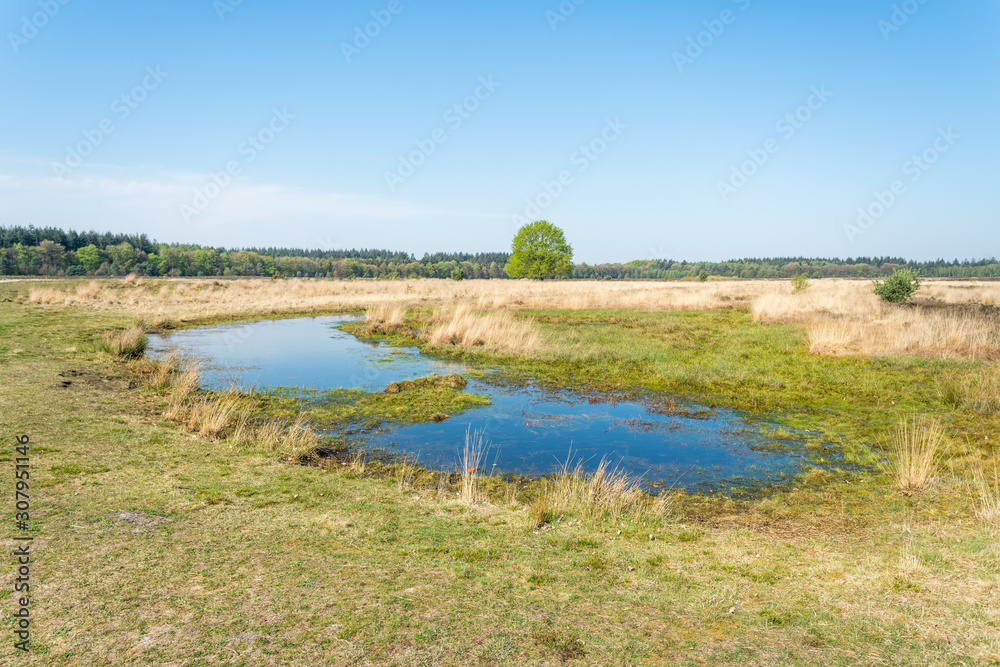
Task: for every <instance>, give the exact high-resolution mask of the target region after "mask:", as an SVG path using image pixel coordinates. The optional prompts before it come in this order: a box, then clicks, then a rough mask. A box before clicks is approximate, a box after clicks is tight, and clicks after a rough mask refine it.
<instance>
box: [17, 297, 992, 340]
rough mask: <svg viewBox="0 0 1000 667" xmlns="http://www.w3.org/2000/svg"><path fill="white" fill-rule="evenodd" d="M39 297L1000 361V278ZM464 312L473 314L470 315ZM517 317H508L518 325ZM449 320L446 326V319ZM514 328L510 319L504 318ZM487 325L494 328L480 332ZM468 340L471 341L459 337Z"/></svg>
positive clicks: (471, 332)
mask: <svg viewBox="0 0 1000 667" xmlns="http://www.w3.org/2000/svg"><path fill="white" fill-rule="evenodd" d="M28 301H29V302H30V303H34V304H39V305H43V306H44V305H59V306H70V307H85V308H90V309H96V310H101V311H115V312H125V313H130V314H133V315H134V316H136V317H137V318H138V317H145V318H147V321H153V320H161V321H166V320H172V321H176V322H182V323H183V322H186V321H195V320H203V319H207V318H216V317H253V316H261V315H274V314H293V313H307V312H316V311H325V312H335V311H338V310H366V311H367V312H368V316H369V318H370V320H369V321H370V322H372V323H373V324H374V325H376V326H388V327H396V326H401V325H402V322H403V320H404V319H405V317H406V312H407V310H408V309H418V308H419V309H425V310H426V309H438V310H442V311H447V312H451V313H453V314H454V315H453V317H454V319H455V321H454V323H453V324H452V326H451V329H450V330H449V329H448V328H447V327H441V326H438V327H437V328H438V329H440V332H438V333H435V332H433V331H432V332H430V335H432V336H438V337H440V338H441V339H449V338H450V339H451V340H456V339H457V340H465V339H466V338H467V334H468V340H469V341H474V340H480V341H483V342H481V343H469V342H466V343H465V344H467V345H468V344H471V345H482V346H484V347H490V346H491V343H489V342H487V341H489V340H491V337H490V336H489V335H487V334H486V333H485V332H481V331H477V327H483V328H484V329H485V328H489V327H485V323H483V322H477V321H476V320H475V319H472V318H475V317H476V316H475V315H473V314H472V313H474V312H476V311H493V312H494V313H495V312H496V311H509V310H521V309H565V310H591V309H598V310H614V309H631V310H644V311H677V310H686V311H697V310H713V309H718V308H728V307H734V306H735V307H740V308H749V309H752V311H753V314H754V317H755V319H756V320H757V321H758V322H760V323H763V324H774V323H787V324H797V325H801V326H804V327H805V328H806V329H807V330H808V332H809V337H810V345H811V349H812V351H813V352H814V353H816V354H861V355H899V354H911V355H928V356H942V357H956V358H1000V326H998V318H997V316H995V315H992V314H989V313H986V312H979V311H978V310H977V309H975V308H970V307H968V306H970V305H973V304H980V305H985V306H991V305H992V306H995V305H996V304H1000V283H981V282H973V281H927V282H925V283H924V285H923V287H922V288H921V291H920V292H919V293H918V296H917V298H916V300H915V304H916V305H909V306H893V305H888V304H883V303H882V302H880V301H879V300H878V298H877V297H875V295H874V294H872V284H871V281H868V280H814V281H811V283H810V287H809V289H808V290H805V291H802V292H799V293H797V294H792V293H791V289H790V288H789V283H788V281H763V280H752V281H735V280H734V281H711V282H707V283H698V282H651V281H650V282H617V281H614V282H612V281H544V282H543V281H520V280H468V281H462V282H454V281H449V280H412V281H373V280H364V281H360V280H358V281H337V280H287V281H284V280H283V281H269V280H210V279H201V280H199V279H182V280H170V281H164V280H158V281H155V282H154V281H150V282H148V283H142V282H141V281H139V282H136V283H134V284H133V283H131V282H125V281H121V280H106V281H89V282H86V283H81V284H78V285H76V286H74V287H71V288H69V289H67V288H64V287H58V286H57V287H38V288H33V289H31V290H30V292H29V295H28ZM461 314H464V315H461ZM510 321H513V320H508V322H510ZM437 324H438V325H440V324H442V323H440V322H439V323H437ZM501 325H502V326H505V324H504V323H501ZM478 333H482V334H483V335H476V334H478ZM504 337H505V336H504V335H501V336H499V337H498V338H497V339H496V340H495V343H496V344H497V347H496V349H516V350H517V351H519V352H522V353H528V354H530V353H533V351H534V352H537V351H538V350H540V349H542V348H541V347H540V346H539V347H535V346H534V345H528V346H524V345H523V344H521V345H516V346H513V347H511V346H510V345H508V344H507V343H505V341H504ZM459 344H461V343H459Z"/></svg>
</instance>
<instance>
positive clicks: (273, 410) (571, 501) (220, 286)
mask: <svg viewBox="0 0 1000 667" xmlns="http://www.w3.org/2000/svg"><path fill="white" fill-rule="evenodd" d="M0 292H2V294H3V296H4V298H5V299H8V301H6V302H3V303H0V320H2V324H3V326H2V329H0V358H2V360H3V363H4V365H5V371H6V374H5V377H7V378H8V380H7V382H6V383H5V384H4V385H3V387H2V389H0V395H2V397H3V401H4V405H5V407H6V409H5V412H4V416H3V419H4V421H5V423H6V424H7V428H8V429H12V430H17V431H25V432H29V433H31V434H32V436H33V442H35V443H36V446H37V449H36V452H37V459H36V464H37V466H38V470H39V471H40V472H39V476H38V480H37V484H38V487H37V488H38V496H37V497H36V498H37V500H36V502H37V503H38V504H39V505H38V506H39V507H44V508H45V511H44V512H43V513H40V514H37V515H36V516H34V517H33V520H32V531H33V534H34V536H35V542H34V544H35V545H37V548H38V550H39V552H40V553H44V554H45V555H46V558H47V559H48V560H49V562H60V563H62V564H63V566H62V567H60V568H57V569H51V570H43V571H42V572H41V573H40V575H39V576H40V577H41V581H40V584H41V587H42V588H41V590H42V593H41V594H40V597H39V602H38V604H39V607H38V625H37V629H36V632H37V635H36V636H37V638H38V647H39V650H38V652H37V654H36V655H35V656H34V657H33V658H32V659H33V660H35V662H36V663H37V664H46V665H60V664H80V663H81V662H87V663H93V664H97V663H101V662H114V661H116V660H118V659H119V658H120V656H121V651H122V650H123V649H122V647H123V646H124V647H125V649H124V650H125V651H127V652H129V653H128V655H129V656H132V657H134V659H135V660H136V661H146V662H150V661H153V662H159V663H163V664H167V663H180V662H188V663H191V664H198V663H204V664H208V663H221V662H225V661H229V662H231V663H237V664H238V663H241V662H242V663H244V664H262V663H267V662H281V663H284V664H310V665H311V664H323V662H324V661H326V662H327V663H332V664H351V663H356V664H363V663H365V662H366V661H367V662H369V663H377V664H389V663H395V664H402V665H408V664H414V665H415V664H427V663H431V664H460V663H462V662H465V661H466V660H467V659H473V660H475V661H477V662H480V663H483V664H491V663H492V664H510V663H520V664H560V663H563V662H569V663H577V664H608V663H611V664H614V663H615V661H618V662H623V663H626V664H632V663H643V662H647V663H648V662H652V663H663V662H667V663H670V662H678V661H687V663H688V664H733V665H735V664H741V665H742V664H781V663H786V664H838V663H839V664H885V663H891V664H921V665H922V664H928V663H929V662H938V663H941V664H963V663H964V664H990V663H993V662H997V661H998V660H1000V641H998V639H997V637H998V636H1000V635H998V633H997V622H998V618H1000V606H998V604H1000V603H998V598H997V590H998V584H1000V548H998V538H997V535H998V534H997V530H998V527H997V519H996V516H997V506H998V498H1000V495H998V492H997V483H996V469H997V463H998V458H997V450H996V444H995V443H996V439H997V438H998V437H1000V435H998V430H1000V429H998V425H1000V416H998V412H997V406H998V404H1000V398H998V387H1000V385H998V383H997V382H996V378H997V373H998V370H997V369H998V366H997V360H998V357H1000V354H998V353H1000V340H998V333H997V332H998V327H997V314H996V313H997V307H998V306H1000V303H998V301H1000V286H997V285H996V284H993V283H975V282H934V281H926V282H925V283H924V284H923V285H922V287H921V290H920V291H919V292H918V293H917V295H916V296H915V298H914V299H913V302H912V303H911V304H908V305H896V304H886V303H883V302H881V301H880V300H879V299H878V298H877V297H876V296H875V295H874V294H872V285H871V284H870V283H868V282H864V281H860V282H855V281H827V280H812V281H810V285H809V286H808V289H804V290H799V291H797V292H796V293H793V286H792V285H791V284H790V283H789V282H787V281H773V282H772V281H767V282H764V281H761V282H752V281H749V282H747V281H733V282H722V281H707V282H704V283H698V282H689V283H606V282H600V283H576V282H574V283H569V282H549V283H544V284H541V283H530V282H490V283H487V282H480V281H469V280H466V281H461V282H452V281H420V280H417V281H412V282H410V283H407V282H405V281H393V282H335V281H287V282H278V281H276V282H271V281H213V280H204V281H195V280H172V281H150V280H143V279H135V280H130V281H121V280H117V281H52V282H48V283H45V284H44V285H39V284H38V283H17V282H11V283H3V284H0ZM369 309H370V310H369ZM347 311H350V312H355V313H358V314H359V316H361V319H360V320H359V321H358V322H357V323H356V326H357V327H358V335H362V336H375V337H378V338H379V340H381V341H382V342H383V344H384V345H388V346H392V345H394V344H401V345H402V344H406V345H411V346H413V345H415V346H419V347H420V348H421V349H422V350H424V351H425V352H433V353H435V354H437V355H440V356H443V357H445V358H447V359H449V360H451V361H454V362H459V363H469V364H474V363H491V364H502V365H503V366H504V368H505V372H506V373H507V375H508V377H509V379H510V380H511V381H517V380H519V379H520V380H524V381H528V380H530V381H532V382H537V383H539V384H544V385H546V386H552V387H558V386H563V387H572V388H588V389H592V390H596V391H603V392H624V391H634V390H635V389H636V388H639V389H642V390H643V391H648V392H654V393H656V394H658V395H660V396H662V397H663V399H664V400H663V403H662V405H661V409H663V410H665V411H668V412H669V411H670V410H678V409H682V408H683V405H684V401H685V400H690V401H692V402H694V403H696V404H700V405H704V406H708V407H709V408H711V406H717V407H718V408H721V409H727V410H738V411H741V412H743V413H746V414H748V415H752V416H754V417H755V418H759V419H764V420H767V421H768V422H769V423H772V424H773V430H772V436H773V437H772V440H773V441H774V442H776V443H786V444H787V445H788V446H790V447H800V446H801V447H806V448H808V447H810V446H812V447H817V448H819V449H817V450H816V456H817V464H816V465H813V466H807V467H806V469H804V470H803V471H802V472H801V473H800V474H798V475H797V476H796V477H795V478H794V479H791V480H789V482H788V483H786V484H783V485H780V486H778V487H775V488H773V489H772V490H770V491H769V492H767V493H764V494H761V495H757V496H753V497H734V496H729V495H727V494H725V493H720V492H715V493H686V492H683V491H680V490H667V492H666V493H660V494H659V495H650V494H648V493H643V492H642V489H641V488H638V487H637V485H636V484H635V478H634V476H632V475H630V474H628V473H625V474H623V471H622V470H620V469H619V470H616V469H615V462H614V461H613V460H607V461H606V462H601V463H600V465H599V466H598V470H597V471H596V472H594V471H582V470H578V469H577V468H576V466H575V464H574V462H573V461H572V460H567V459H565V458H564V459H563V461H564V462H565V470H563V471H561V473H562V474H557V475H554V476H551V477H546V478H545V479H543V480H538V481H536V482H527V483H526V481H525V480H522V479H513V480H509V481H505V480H498V479H497V478H495V477H493V476H490V475H488V474H485V473H483V472H481V471H482V469H483V468H486V469H487V471H488V468H489V465H487V466H483V465H481V463H482V462H483V460H484V459H482V458H481V456H480V455H479V454H477V451H478V452H482V451H484V450H485V447H486V445H487V442H486V441H484V440H479V441H477V440H476V439H475V434H474V433H470V439H469V441H468V443H469V449H468V458H467V459H464V460H463V461H464V463H467V464H468V465H463V466H462V469H463V470H464V471H465V475H464V476H463V475H462V474H461V472H462V471H461V470H456V471H455V472H454V473H451V474H445V473H443V472H441V471H428V470H427V469H424V468H422V467H421V463H422V462H420V461H417V462H414V461H408V462H404V463H401V464H400V465H396V466H387V465H386V464H384V463H382V462H381V461H379V460H378V459H372V458H365V457H363V456H362V457H355V455H350V456H346V457H344V458H343V459H336V460H335V464H334V465H317V463H316V456H315V455H316V453H317V451H318V449H319V448H322V447H325V446H329V445H328V444H327V443H324V442H323V440H322V437H321V435H322V434H320V433H317V432H316V431H315V430H314V429H313V428H312V427H311V426H310V425H309V420H308V419H306V418H305V417H306V416H308V415H306V416H303V415H302V414H300V413H301V412H302V411H301V410H299V409H298V408H295V409H290V410H286V408H287V407H288V405H290V404H287V403H285V402H284V399H283V397H281V396H275V397H270V396H267V395H265V394H259V395H258V394H256V393H255V394H253V395H249V396H248V395H247V392H245V391H232V392H229V391H226V390H222V389H219V390H205V389H204V388H200V386H201V382H200V381H199V379H198V377H197V376H196V375H195V372H196V371H194V370H193V369H191V368H188V367H186V366H185V365H184V362H183V361H179V360H178V359H171V358H169V357H163V358H162V360H161V361H160V362H157V363H153V362H151V361H150V360H149V358H148V357H147V356H145V355H143V354H140V353H139V349H138V341H139V340H141V338H142V337H143V336H145V335H147V333H148V332H149V331H153V330H155V331H165V330H177V329H184V328H186V327H190V326H192V325H195V324H208V323H218V322H224V321H235V320H247V319H254V318H261V317H286V316H291V315H315V314H318V313H341V312H347ZM366 312H367V313H368V316H367V318H365V316H364V315H365V313H366ZM140 320H141V321H142V322H141V325H140V324H139V322H140ZM136 327H141V329H139V328H136ZM362 329H364V330H365V331H362ZM130 331H132V332H133V333H128V332H130ZM108 332H115V333H111V334H108ZM118 332H124V333H118ZM140 332H141V333H140ZM467 332H468V335H466V333H467ZM137 334H138V335H137ZM491 341H492V342H491ZM501 341H503V344H501V343H500V342H501ZM444 375H446V374H444V373H442V376H444ZM384 386H385V385H383V387H384ZM413 391H414V392H417V393H412V394H410V397H409V398H411V399H416V398H417V397H420V396H421V394H420V392H423V396H422V397H421V398H420V400H419V401H418V400H406V399H407V398H408V397H407V392H402V393H398V394H387V393H385V392H384V391H382V392H379V393H381V394H382V396H384V398H379V399H378V401H375V400H374V399H373V398H371V396H370V394H374V393H375V392H374V391H366V392H364V395H362V394H344V395H343V396H341V397H340V399H339V400H340V403H339V405H340V407H339V408H338V409H341V408H342V409H344V410H348V409H350V410H354V411H356V413H357V412H358V411H360V412H361V413H364V414H365V415H368V416H369V417H377V418H379V419H384V418H386V415H387V413H388V412H389V411H392V410H400V411H401V412H400V414H404V412H405V411H407V410H410V412H408V413H405V414H415V413H416V412H417V409H416V408H419V410H420V411H421V415H427V413H428V412H429V411H430V410H432V409H435V408H436V407H437V406H438V403H437V402H438V401H443V400H452V399H453V398H454V396H455V394H457V393H465V392H461V391H459V390H457V389H453V388H434V387H430V386H425V387H419V388H414V390H413ZM431 392H439V393H437V394H432V393H431ZM473 393H474V392H473ZM269 401H270V404H268V405H264V404H267V403H268V402H269ZM366 401H367V402H366ZM671 401H674V403H673V404H671ZM263 407H266V408H268V410H269V411H268V412H258V410H260V409H261V408H263ZM283 410H285V412H282V411H283ZM299 417H303V419H301V420H300V419H299ZM421 419H423V417H421ZM904 420H905V421H904ZM445 423H447V422H445ZM799 433H807V437H805V438H804V439H803V440H802V441H801V442H799V441H798V439H797V434H799ZM465 444H466V443H465V442H457V443H455V445H456V446H458V447H464V446H465ZM822 458H826V459H827V460H828V464H822V463H820V461H819V459H822ZM485 460H486V461H489V459H488V458H487V459H485ZM470 471H471V472H470ZM152 563H155V567H151V564H152ZM279 590H280V591H282V592H281V594H277V593H276V591H279ZM84 616H85V617H86V619H89V620H88V622H89V623H90V624H89V625H88V624H87V623H84ZM747 636H753V637H754V641H753V642H752V646H751V643H750V642H747V641H746V637H747Z"/></svg>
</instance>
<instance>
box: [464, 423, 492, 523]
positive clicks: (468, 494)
mask: <svg viewBox="0 0 1000 667" xmlns="http://www.w3.org/2000/svg"><path fill="white" fill-rule="evenodd" d="M489 449H490V446H489V443H488V442H487V441H486V433H485V431H484V430H472V429H471V428H470V429H468V430H467V431H466V432H465V446H464V447H463V448H462V450H461V451H460V452H459V458H458V466H459V473H460V478H461V482H460V487H459V492H458V499H459V501H461V502H463V503H465V504H466V505H478V504H479V503H482V502H484V501H485V500H486V495H485V494H484V493H483V491H482V488H481V486H480V483H479V475H480V473H482V472H483V462H484V461H485V460H486V455H487V454H488V453H489Z"/></svg>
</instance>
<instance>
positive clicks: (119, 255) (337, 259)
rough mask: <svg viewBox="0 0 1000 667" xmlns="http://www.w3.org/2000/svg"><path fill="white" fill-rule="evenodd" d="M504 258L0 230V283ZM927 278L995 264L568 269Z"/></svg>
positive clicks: (439, 265) (426, 273)
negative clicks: (897, 273) (898, 272)
mask: <svg viewBox="0 0 1000 667" xmlns="http://www.w3.org/2000/svg"><path fill="white" fill-rule="evenodd" d="M509 259H510V255H509V254H508V253H503V252H495V253H476V254H472V253H434V254H425V255H424V256H423V257H422V258H421V259H417V258H416V257H415V256H413V255H411V254H409V253H405V252H397V251H389V250H376V249H364V248H363V249H360V250H303V249H298V248H244V249H226V248H212V247H205V246H199V245H186V244H177V243H171V244H167V243H157V242H155V241H151V240H150V239H149V238H148V237H147V236H146V235H145V234H112V233H98V232H76V231H72V230H70V231H68V232H67V231H63V230H61V229H56V228H51V227H46V228H35V227H0V275H7V276H124V275H127V274H129V273H135V274H138V275H145V276H261V277H275V276H279V277H280V276H285V277H299V278H384V279H393V278H400V279H412V278H451V277H453V276H454V275H456V274H457V271H459V270H460V271H461V275H463V276H464V277H465V278H469V279H474V278H480V279H482V278H506V277H507V276H506V274H505V273H504V266H505V265H506V264H507V262H508V260H509ZM897 268H899V269H910V270H912V271H916V272H917V273H918V274H919V275H921V276H924V277H928V278H939V277H961V278H976V277H978V278H996V277H1000V264H998V262H997V260H996V259H984V260H978V261H963V262H959V261H958V260H953V261H946V260H943V259H940V260H936V261H933V262H911V261H908V260H906V259H903V258H899V257H858V258H853V259H846V260H841V259H809V258H804V257H794V258H787V257H786V258H766V259H741V260H730V261H727V262H678V261H672V260H646V261H642V260H637V261H634V262H628V263H625V264H593V265H590V264H575V265H574V266H573V273H572V277H573V278H588V279H607V280H625V279H627V280H680V279H685V278H688V279H690V278H695V277H697V276H698V275H700V274H701V273H702V272H705V273H706V274H708V275H709V276H716V277H724V278H791V277H793V276H797V275H801V274H805V275H807V276H808V277H810V278H833V277H836V278H878V277H882V276H888V275H891V274H892V272H893V270H894V269H897Z"/></svg>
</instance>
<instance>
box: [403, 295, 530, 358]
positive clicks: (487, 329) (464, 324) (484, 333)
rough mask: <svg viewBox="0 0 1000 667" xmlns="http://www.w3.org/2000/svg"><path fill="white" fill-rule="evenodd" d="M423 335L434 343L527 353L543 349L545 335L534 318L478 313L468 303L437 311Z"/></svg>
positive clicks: (426, 339) (508, 314) (502, 313)
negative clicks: (536, 325) (522, 318)
mask: <svg viewBox="0 0 1000 667" xmlns="http://www.w3.org/2000/svg"><path fill="white" fill-rule="evenodd" d="M421 338H423V339H424V340H425V341H426V342H428V343H430V344H431V345H455V346H458V347H463V348H483V349H485V350H488V351H490V352H512V353H517V354H522V355H526V356H532V355H534V354H537V353H538V352H540V351H541V350H542V342H541V336H540V334H539V333H538V330H537V329H535V327H534V324H533V323H532V322H524V321H521V320H518V319H517V318H516V317H514V315H512V314H510V313H507V312H493V313H474V312H472V311H470V310H469V309H468V308H467V307H465V306H459V307H458V308H456V309H455V310H453V311H451V312H450V313H447V314H445V313H436V314H435V315H434V317H433V318H432V324H431V325H430V326H429V327H427V328H425V329H424V330H423V331H422V332H421Z"/></svg>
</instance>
